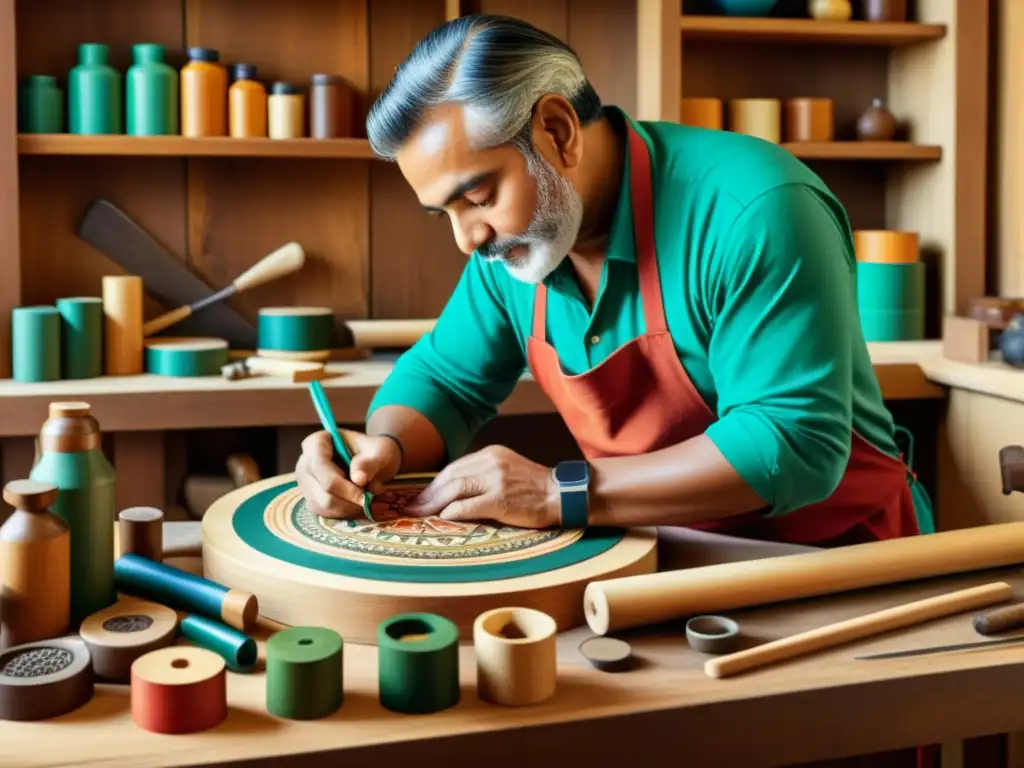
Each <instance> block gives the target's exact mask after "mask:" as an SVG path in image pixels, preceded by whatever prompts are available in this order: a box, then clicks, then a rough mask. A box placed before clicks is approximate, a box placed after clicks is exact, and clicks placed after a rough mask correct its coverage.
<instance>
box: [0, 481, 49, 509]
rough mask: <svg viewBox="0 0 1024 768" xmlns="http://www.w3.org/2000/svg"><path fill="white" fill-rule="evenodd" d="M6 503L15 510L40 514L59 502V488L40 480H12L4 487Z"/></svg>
mask: <svg viewBox="0 0 1024 768" xmlns="http://www.w3.org/2000/svg"><path fill="white" fill-rule="evenodd" d="M4 501H6V502H7V503H8V504H10V505H11V506H12V507H14V508H15V509H24V510H28V511H29V512H40V511H42V510H44V509H47V508H49V507H50V506H51V505H52V504H53V503H54V502H55V501H57V486H56V485H54V484H53V483H43V482H40V481H38V480H11V482H9V483H7V485H5V486H4Z"/></svg>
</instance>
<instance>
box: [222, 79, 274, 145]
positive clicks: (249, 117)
mask: <svg viewBox="0 0 1024 768" xmlns="http://www.w3.org/2000/svg"><path fill="white" fill-rule="evenodd" d="M234 79H235V81H234V82H233V83H232V84H231V87H230V88H229V89H228V132H229V134H230V135H231V136H232V137H233V138H236V139H251V138H265V137H266V135H267V89H266V88H264V87H263V84H262V83H261V82H259V81H258V80H257V79H256V67H254V66H253V65H252V64H236V65H235V68H234Z"/></svg>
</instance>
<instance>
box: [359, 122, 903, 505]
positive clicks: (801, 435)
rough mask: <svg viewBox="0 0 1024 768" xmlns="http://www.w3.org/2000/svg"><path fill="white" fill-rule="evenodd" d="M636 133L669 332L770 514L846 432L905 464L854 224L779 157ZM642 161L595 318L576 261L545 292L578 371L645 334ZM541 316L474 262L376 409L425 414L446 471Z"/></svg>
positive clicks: (836, 476)
mask: <svg viewBox="0 0 1024 768" xmlns="http://www.w3.org/2000/svg"><path fill="white" fill-rule="evenodd" d="M607 112H608V114H609V115H610V116H611V117H612V119H616V117H618V118H619V119H630V118H628V117H626V116H625V114H624V113H623V112H621V110H619V109H617V108H615V107H609V108H607ZM630 120H631V119H630ZM631 122H632V125H633V127H634V128H635V129H636V130H637V131H638V132H639V133H640V135H641V137H642V138H643V139H644V141H645V142H646V143H647V145H648V146H649V147H650V149H651V151H652V155H651V168H652V173H653V176H654V179H653V181H654V207H655V228H656V233H655V237H656V242H657V248H658V268H659V273H660V276H661V289H662V294H663V301H664V306H665V313H666V319H667V323H668V328H669V331H670V333H671V335H672V338H673V340H674V342H675V347H676V350H677V352H678V354H679V358H680V360H681V361H682V364H683V365H684V367H685V369H686V371H687V373H688V374H689V376H690V379H691V380H692V381H693V383H694V386H695V387H696V389H697V391H698V392H699V393H700V395H701V396H702V397H703V398H704V400H705V402H706V403H707V404H708V406H709V407H710V408H711V409H712V411H713V412H714V413H715V414H716V415H717V420H716V421H715V422H714V424H712V425H711V427H710V428H709V429H708V430H707V432H706V434H707V436H708V437H709V438H710V439H711V440H712V441H713V442H714V443H715V445H716V446H717V447H718V448H719V450H721V452H722V454H723V455H724V456H725V458H726V459H727V460H728V461H729V463H730V464H731V465H732V466H733V467H734V468H735V469H736V471H737V472H738V473H739V474H740V475H741V476H742V477H743V478H744V480H746V482H747V483H749V484H750V485H751V486H752V487H753V488H754V490H755V491H756V492H757V493H758V494H759V495H760V496H761V497H762V498H763V499H764V500H765V502H766V505H767V506H768V507H770V513H771V514H775V515H780V514H785V513H787V512H789V511H792V510H794V509H797V508H799V507H802V506H805V505H807V504H810V503H814V502H816V501H819V500H821V499H824V498H827V497H828V496H829V495H830V494H831V493H832V491H833V489H834V488H835V487H836V485H837V484H838V483H839V480H840V478H841V477H842V474H843V472H844V469H845V467H846V464H847V460H848V458H849V453H850V435H851V430H854V431H856V432H857V433H859V434H860V435H862V436H863V437H864V438H865V439H867V440H868V441H870V442H871V443H873V444H874V445H875V446H877V447H879V448H880V449H881V450H882V451H884V452H886V453H888V454H890V455H893V456H895V455H897V448H896V445H895V442H894V439H893V423H892V418H891V415H890V414H889V412H888V410H887V409H886V407H885V405H884V404H883V401H882V394H881V391H880V388H879V385H878V381H877V378H876V377H875V373H874V370H873V368H872V365H871V360H870V357H869V355H868V351H867V347H866V345H865V343H864V337H863V335H862V332H861V328H860V323H859V319H858V314H857V302H856V286H855V275H856V271H855V267H856V264H855V258H854V250H853V236H852V232H851V228H850V223H849V221H848V219H847V216H846V213H845V212H844V210H843V208H842V206H841V205H840V203H839V201H838V200H837V199H836V197H835V196H834V195H833V194H832V193H831V192H830V191H829V190H828V188H827V187H826V186H825V184H824V183H823V182H822V181H821V179H819V178H818V177H817V176H816V175H815V174H814V173H812V172H811V171H810V170H809V169H808V168H807V167H806V166H805V165H804V164H803V163H801V162H800V161H799V160H797V159H796V158H795V157H794V156H793V155H792V154H791V153H790V152H788V151H786V150H785V149H782V148H781V147H778V146H776V145H774V144H770V143H767V142H764V141H761V140H758V139H754V138H750V137H748V136H744V135H741V134H737V133H732V132H728V131H711V130H705V129H700V128H693V127H688V126H682V125H677V124H673V123H667V122H637V121H632V120H631ZM629 162H630V158H629V157H628V148H627V159H626V168H627V170H626V171H625V173H624V175H623V178H622V179H621V180H617V183H618V185H619V200H618V207H617V210H616V212H615V215H614V219H613V221H612V225H611V231H610V234H609V238H608V248H607V252H606V258H605V262H604V267H603V271H602V274H601V281H600V287H599V289H598V293H597V298H596V301H595V303H594V306H593V308H592V309H591V308H588V306H587V303H586V301H585V299H584V298H583V295H582V293H581V291H580V289H579V287H578V284H577V282H576V279H575V277H574V275H573V272H572V267H571V264H570V263H569V261H568V260H566V261H564V262H563V264H562V265H561V266H560V267H559V268H558V269H557V270H556V271H555V272H554V273H553V274H552V275H551V276H550V277H549V278H548V279H547V284H548V287H549V291H548V316H547V325H548V328H547V334H548V342H549V343H550V344H552V345H553V346H554V348H555V349H556V350H557V352H558V357H559V359H560V360H561V363H562V366H563V369H564V370H565V372H566V373H569V374H578V373H581V372H584V371H587V370H589V369H590V368H592V367H593V366H595V365H597V364H598V363H600V362H601V361H602V360H604V359H605V358H606V357H608V355H609V354H610V353H611V352H613V351H614V350H615V349H616V348H618V347H619V346H621V345H622V344H625V343H626V342H628V341H629V340H631V339H633V338H635V337H636V336H638V335H640V334H642V333H643V332H644V319H643V309H642V306H641V301H640V292H639V282H638V278H637V269H636V254H635V253H634V249H633V232H632V216H631V206H630V197H629V172H628V165H629ZM533 303H534V286H532V285H527V284H525V283H521V282H519V281H517V280H515V279H514V278H512V277H511V276H510V275H508V273H507V272H506V271H505V268H504V267H503V266H502V265H501V263H499V262H495V263H487V262H485V261H484V260H483V259H481V258H478V257H476V255H475V254H474V256H473V257H471V258H470V259H469V261H468V264H467V265H466V268H465V271H464V272H463V274H462V276H461V279H460V280H459V282H458V284H457V285H456V287H455V290H454V292H453V293H452V296H451V298H450V300H449V301H448V303H447V305H446V307H445V308H444V310H443V312H442V313H441V315H440V317H439V318H438V320H437V324H436V326H435V328H434V330H433V331H432V332H431V333H429V334H427V335H426V336H424V337H423V338H422V339H420V340H419V341H418V342H417V343H416V344H415V345H414V346H413V347H412V348H411V349H409V350H408V351H407V352H406V353H404V354H403V355H402V356H401V357H400V358H399V359H398V361H397V362H396V364H395V367H394V370H393V372H392V373H391V374H390V375H389V376H388V378H387V380H386V381H385V382H384V383H383V385H382V386H381V388H380V389H379V390H378V392H377V393H376V395H375V397H374V399H373V402H372V403H371V405H370V409H369V413H372V412H373V411H374V410H376V409H377V408H380V407H381V406H384V405H391V404H400V405H406V406H409V407H411V408H414V409H416V410H417V411H419V412H420V413H422V414H424V415H425V416H426V417H427V418H428V419H430V421H431V423H432V424H433V425H434V426H435V427H436V428H437V430H438V431H439V432H440V434H441V436H442V437H443V439H444V442H445V446H446V450H447V457H448V459H449V460H451V459H453V458H455V457H457V456H459V455H461V454H462V453H464V452H465V450H466V449H467V445H468V443H469V441H470V440H471V439H472V437H473V435H474V434H475V433H476V432H477V430H478V429H479V428H480V427H481V426H482V425H483V424H484V423H485V422H487V421H488V420H489V419H491V418H493V417H494V416H495V414H496V411H497V407H498V406H499V404H500V403H501V402H502V401H503V400H504V399H505V398H506V397H508V396H509V394H510V393H511V392H512V390H513V388H514V387H515V386H516V383H517V381H518V380H519V379H520V377H521V376H522V375H523V374H524V372H526V371H527V362H526V351H525V350H526V340H527V338H529V335H530V331H531V321H532V318H533Z"/></svg>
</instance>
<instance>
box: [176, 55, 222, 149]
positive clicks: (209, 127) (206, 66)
mask: <svg viewBox="0 0 1024 768" xmlns="http://www.w3.org/2000/svg"><path fill="white" fill-rule="evenodd" d="M188 57H189V62H188V64H186V65H185V66H184V67H182V69H181V83H180V90H181V135H182V136H192V137H196V136H227V133H228V72H227V70H226V69H225V68H224V67H223V66H221V64H220V54H219V53H218V52H217V51H215V50H214V49H212V48H189V49H188Z"/></svg>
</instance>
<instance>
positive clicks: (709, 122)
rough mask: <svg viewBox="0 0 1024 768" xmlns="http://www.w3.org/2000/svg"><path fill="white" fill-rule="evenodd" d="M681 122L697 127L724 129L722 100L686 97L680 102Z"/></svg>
mask: <svg viewBox="0 0 1024 768" xmlns="http://www.w3.org/2000/svg"><path fill="white" fill-rule="evenodd" d="M679 116H680V119H679V122H681V123H682V124H683V125H691V126H693V127H695V128H711V129H714V130H721V129H722V100H721V99H712V98H686V99H682V100H680V102H679Z"/></svg>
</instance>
